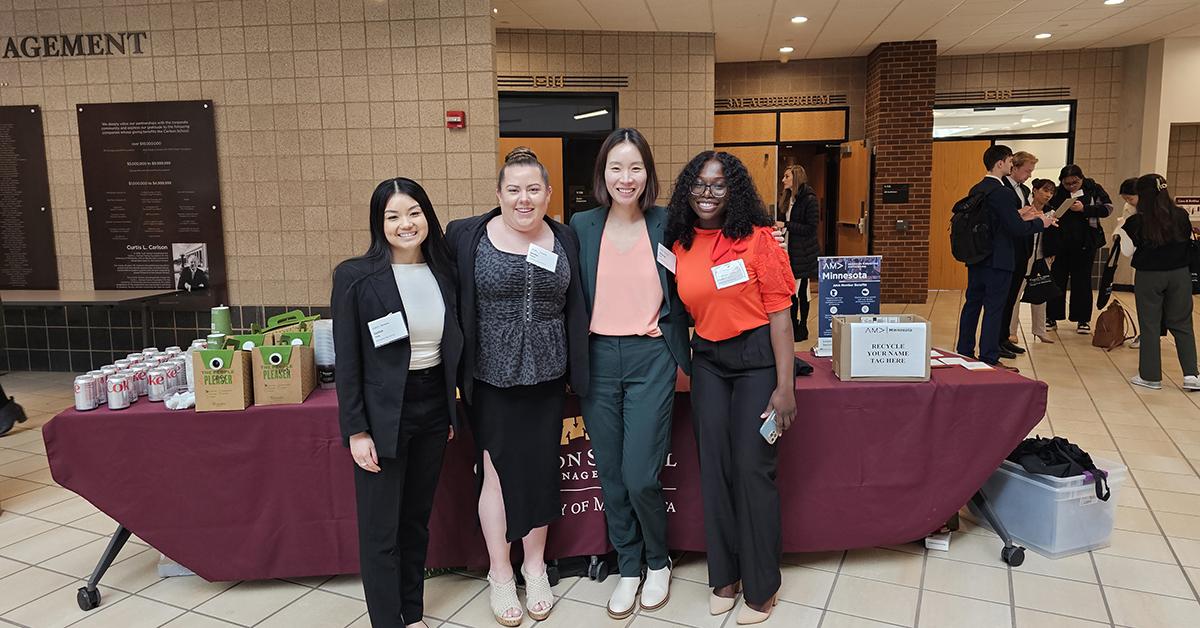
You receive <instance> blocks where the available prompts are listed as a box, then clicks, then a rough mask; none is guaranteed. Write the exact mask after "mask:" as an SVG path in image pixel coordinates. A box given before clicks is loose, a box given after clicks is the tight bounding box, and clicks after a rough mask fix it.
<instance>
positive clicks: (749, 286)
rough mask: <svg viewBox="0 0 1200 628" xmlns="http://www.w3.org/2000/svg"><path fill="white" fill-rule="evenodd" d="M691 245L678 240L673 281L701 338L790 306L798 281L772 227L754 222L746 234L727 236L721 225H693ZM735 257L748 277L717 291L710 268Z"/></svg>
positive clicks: (727, 333) (723, 334) (751, 324)
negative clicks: (751, 228)
mask: <svg viewBox="0 0 1200 628" xmlns="http://www.w3.org/2000/svg"><path fill="white" fill-rule="evenodd" d="M695 232H696V235H695V238H694V239H693V240H692V248H690V249H686V250H685V249H684V248H683V245H681V244H680V243H678V242H676V243H675V244H674V245H673V246H672V251H673V252H674V253H675V257H676V263H675V281H676V283H677V285H678V286H679V297H680V299H682V300H683V304H684V306H685V307H686V308H687V310H688V313H689V314H691V316H692V318H693V319H694V320H695V321H696V333H697V334H699V335H700V337H701V338H704V339H705V340H711V341H714V342H716V341H721V340H727V339H729V338H733V337H734V336H737V335H738V334H741V333H742V332H746V331H750V330H751V329H755V328H757V327H761V326H763V325H766V324H767V323H769V322H770V318H769V315H770V314H773V313H775V312H779V311H782V310H786V309H788V308H789V307H791V304H792V296H793V295H794V294H795V288H796V280H795V279H794V278H793V276H792V268H791V264H789V263H788V257H787V253H785V252H784V250H783V249H782V248H780V246H779V243H778V242H776V241H775V236H774V235H773V233H772V229H771V228H770V227H755V228H754V232H753V233H751V234H750V235H749V236H746V237H745V238H741V239H738V240H731V239H730V238H727V237H725V236H723V235H721V230H720V229H696V230H695ZM737 259H742V260H743V261H744V262H745V264H746V274H747V275H748V276H749V277H750V280H749V281H745V282H742V283H740V284H736V285H733V286H728V287H726V288H722V289H720V290H718V289H717V284H716V280H715V279H714V278H713V274H712V269H713V267H715V266H720V265H721V264H725V263H728V262H732V261H734V260H737Z"/></svg>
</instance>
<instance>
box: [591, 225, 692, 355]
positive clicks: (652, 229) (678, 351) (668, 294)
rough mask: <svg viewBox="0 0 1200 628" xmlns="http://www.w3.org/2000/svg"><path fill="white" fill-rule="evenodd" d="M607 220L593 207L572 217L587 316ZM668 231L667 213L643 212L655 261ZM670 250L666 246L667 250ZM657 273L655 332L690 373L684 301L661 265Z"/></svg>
mask: <svg viewBox="0 0 1200 628" xmlns="http://www.w3.org/2000/svg"><path fill="white" fill-rule="evenodd" d="M607 220H608V208H607V207H596V208H594V209H589V210H587V211H585V212H579V213H576V214H575V215H574V216H571V229H572V230H574V231H575V235H577V236H579V266H580V269H579V271H580V272H579V274H580V278H581V279H582V280H583V295H584V300H585V301H586V302H587V309H588V316H589V317H590V316H591V312H592V308H593V306H594V304H595V302H596V267H597V265H599V262H600V238H601V237H602V236H603V235H604V223H605V222H606V221H607ZM666 228H667V209H666V208H665V207H659V206H657V205H655V206H654V207H651V208H650V209H648V210H646V231H648V232H649V234H650V249H651V251H652V252H654V253H655V256H656V257H657V252H658V245H659V244H664V245H665V243H664V242H663V237H664V235H663V234H664V232H665V231H666ZM668 248H669V246H668ZM655 267H656V268H657V269H658V279H659V281H660V282H662V293H663V302H662V307H661V308H660V309H659V311H658V328H659V329H660V330H661V331H662V335H663V339H664V340H666V342H667V348H668V349H670V351H671V356H672V357H674V358H675V362H676V364H678V365H679V368H681V369H683V372H684V373H687V374H688V375H691V373H692V354H691V350H690V348H689V343H688V327H690V323H689V321H690V319H689V318H688V314H687V310H685V309H684V308H683V301H680V300H679V291H678V290H677V289H676V288H675V278H674V277H673V276H671V271H669V270H667V269H666V268H664V267H663V265H662V264H655Z"/></svg>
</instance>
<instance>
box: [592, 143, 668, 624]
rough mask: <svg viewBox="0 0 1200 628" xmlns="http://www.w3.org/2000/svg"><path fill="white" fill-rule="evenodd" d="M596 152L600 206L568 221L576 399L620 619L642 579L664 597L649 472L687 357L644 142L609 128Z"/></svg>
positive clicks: (657, 512) (653, 475)
mask: <svg viewBox="0 0 1200 628" xmlns="http://www.w3.org/2000/svg"><path fill="white" fill-rule="evenodd" d="M598 155H599V156H598V157H597V159H596V166H595V171H594V175H593V181H594V190H595V196H596V199H597V200H598V201H599V202H600V206H599V207H596V208H595V209H590V210H588V211H585V212H580V213H577V214H575V215H574V216H572V217H571V229H572V230H573V231H574V232H575V233H576V235H578V236H579V264H580V274H581V276H582V278H583V288H584V290H583V292H584V297H585V299H586V300H587V305H588V312H589V313H590V316H591V324H590V331H591V341H590V346H589V349H588V356H589V359H590V368H589V372H590V373H591V382H590V384H589V385H588V394H587V396H585V397H583V398H581V400H580V401H581V403H582V409H583V419H584V421H585V422H586V424H587V432H588V436H589V437H590V438H591V440H592V450H593V451H594V452H595V455H596V467H597V470H598V471H599V473H600V486H601V489H602V490H603V492H604V516H605V518H606V519H607V523H608V538H609V540H610V541H612V544H613V547H614V548H616V551H617V563H618V567H619V569H620V572H621V577H620V579H619V580H618V582H617V586H616V587H615V588H614V589H613V593H612V596H611V597H610V598H609V601H608V615H609V616H610V617H612V618H613V619H624V618H626V617H628V616H629V615H631V614H633V612H634V610H636V608H637V606H638V604H639V599H638V587H639V586H641V599H640V605H641V607H642V608H643V609H645V610H656V609H658V608H661V607H662V606H663V605H664V604H666V603H667V600H668V598H669V596H670V585H671V559H670V557H669V556H668V555H667V551H668V548H667V510H666V505H665V504H664V502H663V491H662V484H661V483H660V482H659V479H658V475H659V471H661V470H662V466H663V464H664V463H665V462H666V458H667V450H668V448H669V446H670V444H671V410H672V406H673V405H674V401H675V379H676V371H677V369H683V370H684V371H685V372H690V370H691V354H690V351H689V349H688V337H687V336H688V317H687V313H686V311H685V310H684V308H683V303H681V302H680V301H679V295H678V293H677V291H676V289H675V280H674V274H673V272H672V269H671V268H670V267H673V265H672V264H670V262H669V261H663V262H656V261H655V260H656V258H657V257H661V253H660V251H659V250H660V248H661V249H662V250H663V251H666V249H665V242H664V240H663V238H664V235H663V230H664V228H665V227H666V223H667V210H666V209H665V208H663V207H659V206H656V205H655V204H654V199H656V198H657V197H658V176H657V174H656V173H655V169H654V156H653V155H652V154H651V153H650V145H649V143H647V142H646V138H645V137H644V136H642V134H641V133H640V132H638V130H637V129H617V130H616V131H613V132H612V134H610V135H609V136H608V139H606V140H605V141H604V144H603V145H602V146H601V147H600V152H599V154H598ZM643 556H644V559H643ZM643 566H645V567H646V568H647V569H646V581H645V584H642V578H641V575H642V567H643Z"/></svg>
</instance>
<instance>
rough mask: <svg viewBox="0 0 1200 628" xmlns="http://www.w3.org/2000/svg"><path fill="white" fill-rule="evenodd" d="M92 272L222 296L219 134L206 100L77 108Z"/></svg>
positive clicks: (113, 285)
mask: <svg viewBox="0 0 1200 628" xmlns="http://www.w3.org/2000/svg"><path fill="white" fill-rule="evenodd" d="M76 111H77V115H78V118H79V149H80V157H81V158H82V161H83V188H84V195H85V197H86V202H87V217H88V233H89V235H90V239H91V243H92V275H93V277H94V281H95V287H96V289H98V290H103V289H143V290H150V289H171V288H176V289H179V290H183V291H185V292H188V293H192V294H196V295H197V296H198V297H205V298H198V299H197V300H196V301H197V303H196V304H197V305H198V304H199V303H200V302H207V301H209V300H215V301H224V294H225V287H226V284H225V275H226V272H225V256H224V239H223V236H222V233H221V194H220V188H219V184H218V179H217V139H216V129H215V126H214V123H213V104H212V101H210V100H192V101H176V102H140V103H113V104H84V105H78V106H77V107H76Z"/></svg>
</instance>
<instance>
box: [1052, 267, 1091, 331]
mask: <svg viewBox="0 0 1200 628" xmlns="http://www.w3.org/2000/svg"><path fill="white" fill-rule="evenodd" d="M1095 261H1096V249H1083V250H1074V251H1061V252H1059V254H1058V256H1057V257H1055V258H1054V264H1053V265H1052V266H1050V277H1052V278H1053V279H1054V283H1055V284H1057V285H1058V288H1059V290H1062V292H1063V294H1062V295H1061V296H1059V297H1058V298H1057V299H1051V300H1049V301H1047V302H1046V318H1049V319H1050V320H1055V321H1061V320H1063V319H1067V320H1070V321H1072V322H1075V323H1091V322H1092V264H1093V263H1094V262H1095ZM1068 291H1069V292H1070V293H1071V311H1070V313H1069V314H1068V312H1067V294H1066V293H1067V292H1068Z"/></svg>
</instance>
